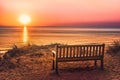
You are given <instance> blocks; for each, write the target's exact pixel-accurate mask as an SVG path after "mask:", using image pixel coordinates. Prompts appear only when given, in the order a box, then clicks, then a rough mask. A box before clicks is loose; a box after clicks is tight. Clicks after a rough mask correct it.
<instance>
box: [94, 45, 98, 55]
mask: <svg viewBox="0 0 120 80" xmlns="http://www.w3.org/2000/svg"><path fill="white" fill-rule="evenodd" d="M97 53H98V46H96V52H95V56H97Z"/></svg>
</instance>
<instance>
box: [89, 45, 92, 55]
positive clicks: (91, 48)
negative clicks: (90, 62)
mask: <svg viewBox="0 0 120 80" xmlns="http://www.w3.org/2000/svg"><path fill="white" fill-rule="evenodd" d="M91 53H92V46H90V53H89V56H91Z"/></svg>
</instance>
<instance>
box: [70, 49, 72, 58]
mask: <svg viewBox="0 0 120 80" xmlns="http://www.w3.org/2000/svg"><path fill="white" fill-rule="evenodd" d="M70 57H72V47H70Z"/></svg>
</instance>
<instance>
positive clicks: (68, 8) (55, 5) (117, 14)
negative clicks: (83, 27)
mask: <svg viewBox="0 0 120 80" xmlns="http://www.w3.org/2000/svg"><path fill="white" fill-rule="evenodd" d="M22 14H27V15H28V16H30V18H31V22H30V23H29V24H28V25H34V26H42V25H44V26H48V25H58V24H66V23H88V22H119V21H120V0H0V25H6V26H8V25H10V26H17V25H21V23H20V22H19V16H20V15H22Z"/></svg>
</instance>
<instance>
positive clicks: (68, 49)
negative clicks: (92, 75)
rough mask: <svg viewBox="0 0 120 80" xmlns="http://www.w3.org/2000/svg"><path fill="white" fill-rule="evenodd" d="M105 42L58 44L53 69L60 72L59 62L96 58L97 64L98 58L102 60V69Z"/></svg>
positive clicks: (54, 52)
mask: <svg viewBox="0 0 120 80" xmlns="http://www.w3.org/2000/svg"><path fill="white" fill-rule="evenodd" d="M104 48H105V44H97V45H96V44H95V45H58V46H56V50H55V51H54V50H53V51H52V52H53V65H52V67H53V69H55V70H56V73H57V74H58V62H71V61H88V60H94V61H95V66H96V65H97V60H101V69H103V67H104V66H103V59H104Z"/></svg>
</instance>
